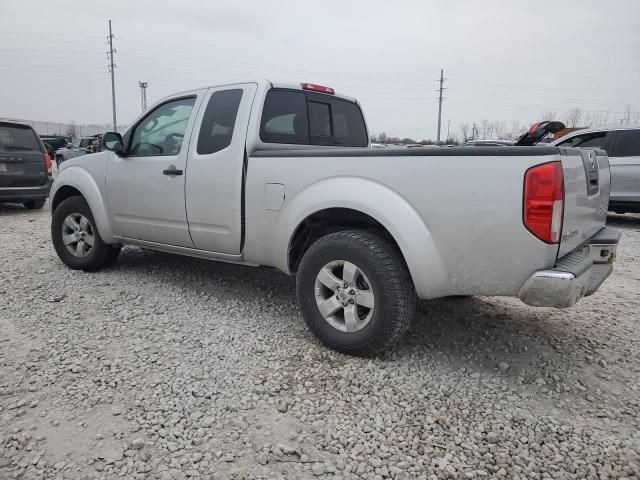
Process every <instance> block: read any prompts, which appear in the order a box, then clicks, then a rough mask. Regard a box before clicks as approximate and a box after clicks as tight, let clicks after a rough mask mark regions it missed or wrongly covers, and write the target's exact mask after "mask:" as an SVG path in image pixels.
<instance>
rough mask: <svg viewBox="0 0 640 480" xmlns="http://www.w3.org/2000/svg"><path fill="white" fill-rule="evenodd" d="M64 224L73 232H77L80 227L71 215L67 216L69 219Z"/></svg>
mask: <svg viewBox="0 0 640 480" xmlns="http://www.w3.org/2000/svg"><path fill="white" fill-rule="evenodd" d="M64 224H65V225H66V226H67V227H69V228H70V229H71V230H77V229H78V227H79V226H80V225H78V222H76V221H75V220H74V219H73V218H72V217H71V215H69V216H67V218H65V219H64Z"/></svg>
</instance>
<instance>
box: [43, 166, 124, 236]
mask: <svg viewBox="0 0 640 480" xmlns="http://www.w3.org/2000/svg"><path fill="white" fill-rule="evenodd" d="M73 196H81V197H82V198H84V199H85V201H86V202H87V204H88V205H89V208H90V209H91V214H92V215H93V219H94V220H95V222H96V228H97V229H98V232H99V233H100V236H101V237H102V239H103V240H104V242H105V243H117V241H116V240H115V238H114V234H113V230H112V229H111V225H110V224H109V217H108V216H107V210H106V206H105V202H104V197H103V195H102V193H101V192H100V188H98V184H97V183H96V181H95V179H94V178H93V177H92V176H91V174H89V172H87V171H86V170H85V169H83V168H81V167H78V166H70V167H67V168H65V169H64V170H62V171H61V172H60V173H59V174H58V177H57V178H56V180H55V182H54V185H53V188H52V192H51V194H50V199H51V200H50V202H51V213H52V214H53V212H54V211H55V209H56V208H57V207H58V206H59V205H60V203H61V202H62V201H63V200H65V199H67V198H70V197H73Z"/></svg>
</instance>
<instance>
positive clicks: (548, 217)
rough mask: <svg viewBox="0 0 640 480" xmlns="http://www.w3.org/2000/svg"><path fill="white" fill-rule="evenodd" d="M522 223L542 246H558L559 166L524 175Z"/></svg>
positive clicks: (561, 194)
mask: <svg viewBox="0 0 640 480" xmlns="http://www.w3.org/2000/svg"><path fill="white" fill-rule="evenodd" d="M523 210H524V212H523V220H524V225H525V227H527V229H528V230H529V231H530V232H531V233H533V234H534V235H535V236H536V237H538V238H539V239H540V240H542V241H543V242H547V243H559V242H560V234H561V233H562V216H563V214H564V176H563V174H562V163H561V162H550V163H543V164H542V165H538V166H536V167H532V168H530V169H529V170H527V172H526V173H525V175H524V204H523Z"/></svg>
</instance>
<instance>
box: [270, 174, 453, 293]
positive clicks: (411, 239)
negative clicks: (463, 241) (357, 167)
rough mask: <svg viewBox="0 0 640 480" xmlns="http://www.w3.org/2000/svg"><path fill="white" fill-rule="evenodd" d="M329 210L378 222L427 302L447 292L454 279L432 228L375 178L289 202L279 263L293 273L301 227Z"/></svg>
mask: <svg viewBox="0 0 640 480" xmlns="http://www.w3.org/2000/svg"><path fill="white" fill-rule="evenodd" d="M329 208H348V209H352V210H356V211H359V212H362V213H365V214H367V215H369V216H370V217H372V218H374V219H375V220H376V221H378V222H379V223H380V224H381V225H382V226H384V228H385V229H386V230H387V231H388V232H389V234H390V235H391V236H392V237H393V239H394V240H395V241H396V243H397V244H398V246H399V247H400V251H401V253H402V255H403V257H404V259H405V261H406V263H407V266H408V267H409V272H410V273H411V277H412V279H413V283H414V285H415V287H416V291H417V293H418V295H419V296H420V297H421V298H434V297H438V296H441V295H443V294H445V293H446V288H447V285H448V275H447V272H446V270H445V268H444V265H443V263H442V260H441V257H440V255H439V252H438V248H437V245H436V244H435V242H434V239H433V237H432V235H431V232H430V230H429V227H428V225H427V224H426V223H425V222H424V220H423V219H422V218H421V216H420V215H419V214H418V212H417V211H416V210H415V209H414V208H413V206H412V205H410V204H409V203H408V202H407V201H406V200H405V199H404V198H402V197H401V196H400V195H398V194H397V193H396V192H395V191H393V190H391V189H389V188H388V187H386V186H384V185H381V184H379V183H377V182H373V181H371V180H369V179H363V178H357V177H341V178H331V179H326V180H322V181H320V182H318V183H315V184H312V185H310V186H308V187H306V188H305V189H304V190H302V191H300V192H298V193H296V194H295V196H294V197H293V198H291V199H290V200H288V201H287V202H286V206H285V210H284V211H283V213H282V215H281V216H280V219H279V222H278V226H277V228H276V237H275V240H276V241H275V242H274V249H275V251H274V258H275V259H276V261H277V266H278V268H280V269H281V270H283V271H285V272H287V273H291V272H290V269H289V264H288V263H289V262H288V251H289V246H290V243H291V241H292V238H293V235H294V233H295V231H296V230H297V228H298V227H299V226H300V225H301V224H302V222H304V220H305V219H306V218H307V217H309V216H310V215H312V214H314V213H316V212H319V211H322V210H325V209H329Z"/></svg>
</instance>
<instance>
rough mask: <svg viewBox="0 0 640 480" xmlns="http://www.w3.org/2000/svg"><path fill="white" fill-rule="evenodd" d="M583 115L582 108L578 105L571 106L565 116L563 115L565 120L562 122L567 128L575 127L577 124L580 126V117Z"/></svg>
mask: <svg viewBox="0 0 640 480" xmlns="http://www.w3.org/2000/svg"><path fill="white" fill-rule="evenodd" d="M583 116H584V112H583V111H582V109H581V108H580V107H575V108H572V109H571V110H569V111H568V112H567V114H566V115H565V117H564V118H565V122H564V123H565V124H566V125H567V127H569V128H576V127H578V126H582V125H580V123H581V122H582V117H583Z"/></svg>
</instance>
